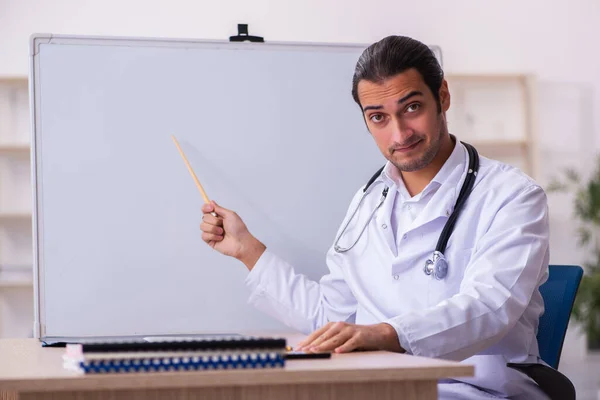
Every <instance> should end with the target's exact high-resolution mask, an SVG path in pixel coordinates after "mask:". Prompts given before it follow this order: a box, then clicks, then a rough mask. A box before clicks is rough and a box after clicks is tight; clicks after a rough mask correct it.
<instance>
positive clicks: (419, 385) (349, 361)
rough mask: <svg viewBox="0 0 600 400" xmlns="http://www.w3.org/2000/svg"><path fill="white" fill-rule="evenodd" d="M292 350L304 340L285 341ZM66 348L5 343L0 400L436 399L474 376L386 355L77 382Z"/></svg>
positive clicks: (465, 369)
mask: <svg viewBox="0 0 600 400" xmlns="http://www.w3.org/2000/svg"><path fill="white" fill-rule="evenodd" d="M284 336H287V338H288V344H290V345H294V344H296V343H297V342H298V341H299V340H300V339H301V337H300V336H298V335H289V336H288V335H284ZM63 352H64V349H63V348H42V347H41V345H40V342H39V341H37V340H36V339H0V399H1V400H8V399H11V400H13V399H19V400H29V399H40V400H49V399H53V400H56V399H61V400H63V399H65V400H71V399H73V400H75V399H77V400H82V399H94V400H96V399H97V400H100V399H110V400H125V399H127V400H142V399H144V400H145V399H186V400H192V399H219V400H226V399H227V400H234V399H236V400H237V399H240V400H242V399H243V400H270V399H283V400H296V399H304V400H321V399H331V400H333V399H344V400H353V399H378V400H385V399H431V400H433V399H437V382H436V381H437V379H440V378H448V377H457V376H473V373H474V368H473V366H470V365H463V364H459V363H453V362H447V361H441V360H432V359H427V358H420V357H413V356H409V355H405V354H394V353H388V352H379V351H378V352H359V353H350V354H334V355H333V356H332V358H331V359H324V360H292V361H287V362H286V366H285V368H281V369H271V370H268V369H262V370H219V371H199V372H162V373H140V374H107V375H87V376H83V375H78V374H77V373H75V372H72V371H67V370H65V369H63V367H62V358H61V357H62V354H63Z"/></svg>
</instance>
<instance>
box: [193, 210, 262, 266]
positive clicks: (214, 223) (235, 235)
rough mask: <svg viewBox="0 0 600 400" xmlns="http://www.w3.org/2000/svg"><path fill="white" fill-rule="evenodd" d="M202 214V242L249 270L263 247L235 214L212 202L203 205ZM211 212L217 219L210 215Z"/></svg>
mask: <svg viewBox="0 0 600 400" xmlns="http://www.w3.org/2000/svg"><path fill="white" fill-rule="evenodd" d="M202 212H203V213H204V216H203V217H202V223H201V224H200V230H201V231H202V240H204V241H205V242H206V243H207V244H208V245H209V246H210V247H212V248H213V249H215V250H217V251H219V252H220V253H222V254H225V255H226V256H231V257H234V258H237V259H238V260H240V261H241V262H243V263H244V264H245V265H246V267H247V268H248V269H249V270H251V269H252V268H253V267H254V265H255V264H256V262H257V261H258V259H259V258H260V256H261V255H262V253H263V252H264V251H265V249H266V247H265V245H264V244H262V243H261V242H260V241H259V240H258V239H256V238H255V237H254V236H252V234H251V233H250V232H249V231H248V228H247V227H246V224H245V223H244V221H242V219H241V218H240V217H239V216H238V215H237V214H236V213H235V212H233V211H231V210H228V209H226V208H223V207H221V206H219V205H218V204H217V203H215V202H214V201H211V202H210V203H207V204H204V205H203V206H202ZM213 212H215V213H216V214H217V217H215V216H214V215H212V214H211V213H213Z"/></svg>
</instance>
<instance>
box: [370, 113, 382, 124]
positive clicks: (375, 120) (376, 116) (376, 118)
mask: <svg viewBox="0 0 600 400" xmlns="http://www.w3.org/2000/svg"><path fill="white" fill-rule="evenodd" d="M369 120H371V122H373V123H375V124H378V123H380V122H383V115H381V114H373V115H371V116H370V117H369Z"/></svg>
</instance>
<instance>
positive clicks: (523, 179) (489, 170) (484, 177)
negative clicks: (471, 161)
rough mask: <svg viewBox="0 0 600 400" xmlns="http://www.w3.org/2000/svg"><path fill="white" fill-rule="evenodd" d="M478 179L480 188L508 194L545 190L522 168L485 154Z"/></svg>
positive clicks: (480, 164)
mask: <svg viewBox="0 0 600 400" xmlns="http://www.w3.org/2000/svg"><path fill="white" fill-rule="evenodd" d="M477 181H478V182H477V183H476V186H479V189H480V190H491V191H493V192H495V193H505V194H507V195H508V194H517V193H519V192H522V191H524V190H536V191H540V192H541V193H543V192H544V190H543V189H542V187H541V186H540V185H539V184H538V183H537V182H536V181H535V180H534V179H533V178H532V177H531V176H529V175H527V174H526V173H525V172H523V171H522V170H521V169H520V168H518V167H516V166H513V165H510V164H507V163H504V162H502V161H498V160H494V159H491V158H487V157H484V156H480V161H479V172H478V179H477Z"/></svg>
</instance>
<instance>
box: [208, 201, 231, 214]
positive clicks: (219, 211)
mask: <svg viewBox="0 0 600 400" xmlns="http://www.w3.org/2000/svg"><path fill="white" fill-rule="evenodd" d="M211 203H212V206H213V208H214V211H215V212H216V213H217V214H218V215H220V216H222V217H224V218H231V217H233V216H234V215H235V213H234V212H233V211H231V210H228V209H227V208H224V207H221V206H220V205H218V204H217V202H216V201H214V200H213V201H211Z"/></svg>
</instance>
